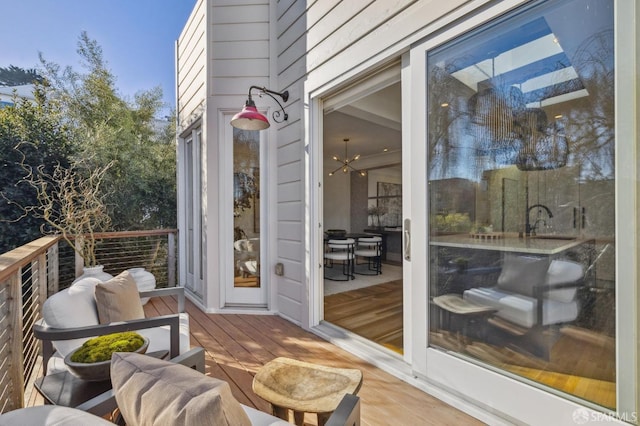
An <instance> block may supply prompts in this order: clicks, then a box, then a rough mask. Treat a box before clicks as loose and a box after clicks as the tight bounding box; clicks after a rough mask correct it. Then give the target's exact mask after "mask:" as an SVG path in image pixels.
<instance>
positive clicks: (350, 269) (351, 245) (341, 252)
mask: <svg viewBox="0 0 640 426" xmlns="http://www.w3.org/2000/svg"><path fill="white" fill-rule="evenodd" d="M355 243H356V241H355V240H354V239H353V238H345V239H331V240H328V241H327V244H326V250H325V253H324V260H325V262H324V266H325V269H327V268H329V269H330V268H333V266H334V265H335V264H336V263H341V264H342V276H343V277H344V278H339V276H337V277H336V276H335V275H333V274H327V273H325V278H326V279H328V280H332V281H348V280H350V279H351V280H353V279H355V276H354V275H353V273H354V264H355V262H354V260H355V254H354V251H355Z"/></svg>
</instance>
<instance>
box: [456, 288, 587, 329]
mask: <svg viewBox="0 0 640 426" xmlns="http://www.w3.org/2000/svg"><path fill="white" fill-rule="evenodd" d="M462 297H463V299H465V300H469V301H471V302H474V303H477V304H479V305H484V306H491V307H493V308H495V309H496V316H499V317H500V318H504V319H506V320H507V321H511V322H512V323H514V324H518V325H520V326H522V327H527V328H530V327H532V326H534V325H535V324H536V323H537V316H538V314H537V310H536V308H537V305H538V302H537V300H536V299H534V298H532V297H528V296H523V295H519V294H515V293H510V292H505V291H502V290H500V289H496V288H494V287H491V288H489V287H480V288H472V289H470V290H465V292H464V293H463V296H462ZM577 317H578V303H577V302H576V301H572V302H569V303H565V302H559V301H557V300H553V299H545V300H544V301H543V305H542V325H550V324H558V323H562V322H568V321H573V320H575V319H576V318H577Z"/></svg>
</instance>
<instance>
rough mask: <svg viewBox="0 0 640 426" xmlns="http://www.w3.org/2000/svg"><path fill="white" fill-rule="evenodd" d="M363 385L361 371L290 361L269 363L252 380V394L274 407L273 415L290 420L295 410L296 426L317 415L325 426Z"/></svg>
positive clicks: (320, 425) (279, 359) (280, 359)
mask: <svg viewBox="0 0 640 426" xmlns="http://www.w3.org/2000/svg"><path fill="white" fill-rule="evenodd" d="M360 386H362V371H360V370H358V369H352V368H334V367H327V366H324V365H318V364H312V363H309V362H302V361H297V360H295V359H290V358H284V357H280V358H276V359H274V360H273V361H270V362H268V363H266V364H265V365H264V366H263V367H262V368H260V369H259V370H258V372H257V373H256V375H255V377H254V378H253V391H254V392H255V393H256V395H258V396H259V397H261V398H263V399H264V400H266V401H268V402H270V403H271V404H272V405H273V414H274V415H275V416H277V417H279V418H281V419H283V420H286V421H288V420H289V410H292V411H293V418H294V422H295V424H296V425H302V424H303V423H304V413H316V414H317V416H318V426H322V425H324V424H325V422H326V421H327V419H328V418H329V416H331V413H333V411H334V410H335V409H336V407H337V406H338V404H339V403H340V400H341V399H342V398H343V396H344V395H345V394H347V393H350V394H354V395H355V394H356V393H357V392H358V391H359V390H360Z"/></svg>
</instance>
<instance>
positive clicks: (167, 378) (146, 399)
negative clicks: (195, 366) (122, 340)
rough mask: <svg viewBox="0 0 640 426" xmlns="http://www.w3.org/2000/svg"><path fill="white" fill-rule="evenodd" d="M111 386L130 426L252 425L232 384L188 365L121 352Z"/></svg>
mask: <svg viewBox="0 0 640 426" xmlns="http://www.w3.org/2000/svg"><path fill="white" fill-rule="evenodd" d="M111 383H112V384H113V390H114V393H115V397H116V401H117V403H118V407H119V408H120V412H121V413H122V416H123V417H124V420H125V421H126V423H127V425H129V426H142V425H153V426H163V425H167V426H174V425H175V426H180V425H193V426H196V425H197V426H200V425H203V426H206V425H211V426H214V425H216V426H224V425H229V426H236V425H238V426H241V425H248V426H249V425H251V421H250V420H249V417H248V416H247V414H246V413H245V411H244V410H243V409H242V406H241V405H240V403H239V402H238V401H237V400H236V399H235V398H234V397H233V395H232V394H231V388H230V387H229V384H228V383H227V382H224V381H222V380H218V379H215V378H213V377H208V376H205V375H204V374H202V373H200V372H198V371H196V370H192V369H190V368H188V367H185V366H184V365H180V364H174V363H172V362H169V361H163V360H159V359H156V358H153V357H149V356H146V355H140V354H135V353H123V352H116V353H114V354H113V357H112V358H111Z"/></svg>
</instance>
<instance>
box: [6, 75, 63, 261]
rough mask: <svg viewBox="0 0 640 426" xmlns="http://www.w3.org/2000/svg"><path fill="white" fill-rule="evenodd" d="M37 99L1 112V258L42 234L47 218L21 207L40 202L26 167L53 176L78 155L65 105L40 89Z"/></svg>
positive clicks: (20, 101)
mask: <svg viewBox="0 0 640 426" xmlns="http://www.w3.org/2000/svg"><path fill="white" fill-rule="evenodd" d="M34 97H35V101H33V102H31V101H28V100H18V99H16V100H15V103H14V105H10V106H7V107H4V108H0V170H2V172H0V235H2V238H0V253H4V252H6V251H9V250H11V249H13V248H16V247H19V246H21V245H23V244H26V243H27V242H29V241H32V240H34V239H37V238H39V237H40V236H41V235H42V232H41V226H42V225H43V221H42V218H38V217H34V216H30V215H25V212H24V209H22V208H21V207H20V205H35V204H36V203H37V194H36V192H35V190H34V188H33V187H31V186H29V185H27V184H26V183H25V182H24V181H23V179H24V178H25V177H26V175H27V172H26V171H25V169H24V168H23V167H22V164H29V165H33V166H34V167H37V166H39V165H41V166H42V168H43V171H44V172H46V173H49V174H51V173H52V172H53V166H54V165H55V164H60V165H62V166H67V165H68V164H69V157H70V156H71V155H72V154H73V151H74V150H73V144H72V141H71V132H70V130H69V128H68V127H67V126H66V125H65V124H64V120H63V119H62V116H61V114H60V107H59V103H58V102H57V101H56V100H54V99H50V98H48V97H47V96H46V94H45V88H44V86H41V85H36V88H35V90H34ZM17 147H21V150H20V151H19V150H18V149H17ZM16 202H19V203H20V204H17V203H16Z"/></svg>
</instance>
